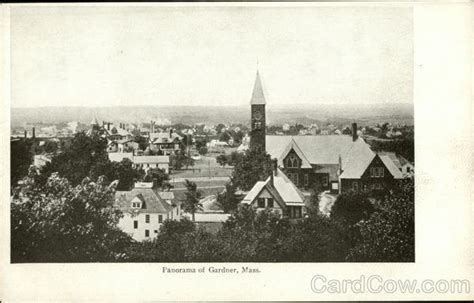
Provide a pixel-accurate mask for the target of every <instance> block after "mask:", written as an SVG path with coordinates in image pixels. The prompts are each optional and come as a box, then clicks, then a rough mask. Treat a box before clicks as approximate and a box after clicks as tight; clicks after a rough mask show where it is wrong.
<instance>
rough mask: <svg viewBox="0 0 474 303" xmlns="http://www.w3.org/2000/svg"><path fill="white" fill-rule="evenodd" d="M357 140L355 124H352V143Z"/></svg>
mask: <svg viewBox="0 0 474 303" xmlns="http://www.w3.org/2000/svg"><path fill="white" fill-rule="evenodd" d="M356 140H357V123H355V122H354V123H352V141H356Z"/></svg>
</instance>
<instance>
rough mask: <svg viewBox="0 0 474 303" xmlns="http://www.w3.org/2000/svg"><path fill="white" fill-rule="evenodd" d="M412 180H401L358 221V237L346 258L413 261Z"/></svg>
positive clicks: (357, 260) (350, 259) (413, 206)
mask: <svg viewBox="0 0 474 303" xmlns="http://www.w3.org/2000/svg"><path fill="white" fill-rule="evenodd" d="M414 193H415V190H414V183H413V180H405V181H403V182H402V184H401V185H400V188H399V189H397V190H396V191H392V193H391V194H390V195H388V196H387V197H386V198H385V199H384V200H383V201H381V203H380V205H379V206H378V209H377V211H375V212H374V213H373V214H372V215H371V216H370V218H368V219H367V220H364V221H362V222H360V223H358V227H359V229H360V234H361V240H360V241H359V243H357V245H356V246H355V247H354V248H352V249H351V251H350V253H349V255H348V257H347V259H348V260H349V261H356V262H413V261H414V260H415V216H414V215H415V214H414V211H415V205H414V200H415V199H414V198H415V197H414Z"/></svg>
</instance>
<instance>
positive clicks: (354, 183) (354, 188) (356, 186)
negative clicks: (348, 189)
mask: <svg viewBox="0 0 474 303" xmlns="http://www.w3.org/2000/svg"><path fill="white" fill-rule="evenodd" d="M352 189H353V190H354V191H358V190H359V183H358V182H352Z"/></svg>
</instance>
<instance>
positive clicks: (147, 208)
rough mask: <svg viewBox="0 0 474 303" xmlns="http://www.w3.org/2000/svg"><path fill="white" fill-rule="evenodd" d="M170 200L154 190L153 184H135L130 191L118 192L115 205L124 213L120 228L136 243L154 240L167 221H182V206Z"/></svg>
mask: <svg viewBox="0 0 474 303" xmlns="http://www.w3.org/2000/svg"><path fill="white" fill-rule="evenodd" d="M168 200H169V201H168ZM168 200H166V199H163V198H161V196H160V193H158V192H157V191H155V190H154V189H153V183H146V182H140V183H135V187H134V188H133V189H132V190H130V191H117V192H116V193H115V205H116V206H117V207H118V208H119V209H120V210H121V211H122V213H123V217H122V218H121V219H120V221H119V223H118V227H119V228H120V229H122V230H123V231H124V232H125V233H127V234H129V235H130V236H131V237H132V238H133V239H134V240H136V241H144V240H152V239H153V238H155V237H156V236H157V235H158V233H159V230H160V227H161V225H162V224H163V222H164V221H165V220H166V219H169V220H177V221H179V220H181V207H180V204H179V203H175V202H174V201H173V200H171V199H168Z"/></svg>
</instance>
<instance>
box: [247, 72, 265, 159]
mask: <svg viewBox="0 0 474 303" xmlns="http://www.w3.org/2000/svg"><path fill="white" fill-rule="evenodd" d="M265 104H266V101H265V95H264V93H263V87H262V81H261V80H260V74H259V72H258V70H257V76H256V78H255V84H254V86H253V92H252V98H251V100H250V107H251V119H250V120H251V123H252V125H251V132H250V149H251V150H253V149H255V150H260V151H264V150H265V120H266V119H265V118H266V117H265Z"/></svg>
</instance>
